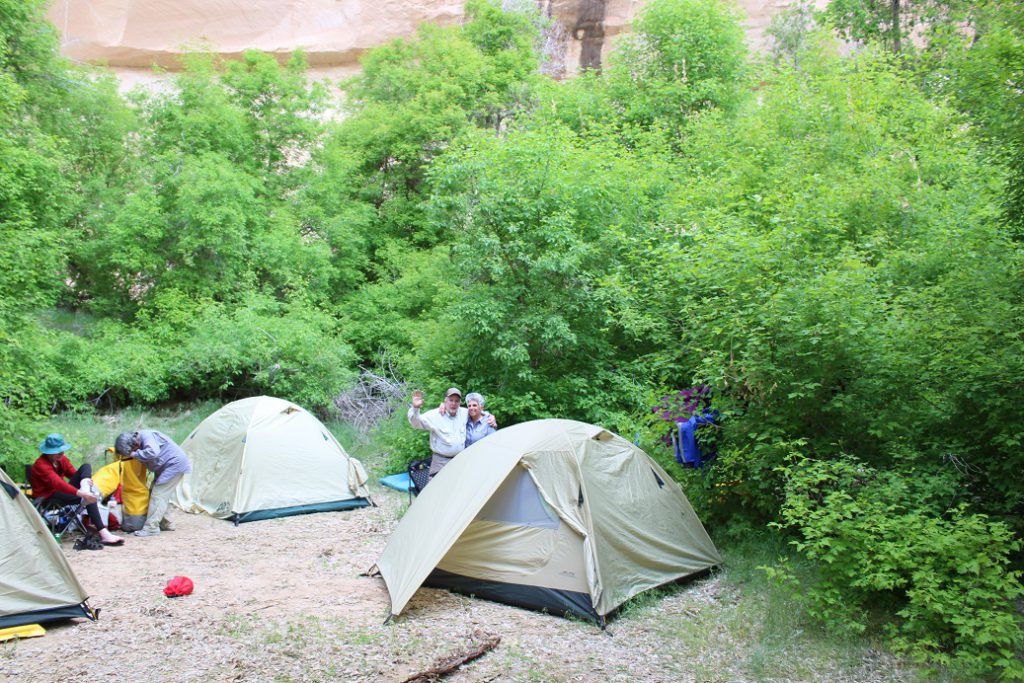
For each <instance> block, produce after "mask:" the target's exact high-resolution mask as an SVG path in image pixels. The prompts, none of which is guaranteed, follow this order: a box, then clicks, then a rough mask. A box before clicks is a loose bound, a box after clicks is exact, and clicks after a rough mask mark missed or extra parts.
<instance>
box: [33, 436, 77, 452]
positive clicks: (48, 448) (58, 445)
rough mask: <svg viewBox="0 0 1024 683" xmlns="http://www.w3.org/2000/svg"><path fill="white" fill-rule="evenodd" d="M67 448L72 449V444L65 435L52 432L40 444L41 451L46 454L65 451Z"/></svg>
mask: <svg viewBox="0 0 1024 683" xmlns="http://www.w3.org/2000/svg"><path fill="white" fill-rule="evenodd" d="M67 450H71V444H69V443H68V442H67V441H65V440H64V437H63V436H61V435H60V434H50V435H48V436H47V437H46V438H45V439H43V442H42V443H41V444H39V452H40V453H45V454H46V455H53V454H54V453H63V452H64V451H67Z"/></svg>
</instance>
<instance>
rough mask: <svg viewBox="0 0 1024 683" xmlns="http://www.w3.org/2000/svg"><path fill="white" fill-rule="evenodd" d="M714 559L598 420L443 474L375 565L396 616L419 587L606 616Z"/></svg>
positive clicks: (556, 429)
mask: <svg viewBox="0 0 1024 683" xmlns="http://www.w3.org/2000/svg"><path fill="white" fill-rule="evenodd" d="M721 561H722V558H721V556H719V554H718V551H717V550H716V549H715V546H714V544H713V543H712V542H711V539H710V538H709V537H708V534H707V532H706V531H705V530H704V527H703V526H702V525H701V523H700V520H698V519H697V516H696V515H695V514H694V512H693V508H692V507H690V503H689V502H688V501H687V500H686V496H685V495H683V492H682V490H681V489H680V488H679V486H678V485H677V484H676V483H675V482H674V481H673V480H672V479H671V478H670V477H669V476H668V474H666V473H665V471H664V470H663V469H662V468H661V467H660V466H659V465H658V464H657V463H655V462H654V461H653V460H652V459H651V458H650V457H649V456H648V455H647V454H646V453H644V452H643V451H642V450H640V449H639V448H637V447H636V446H634V445H633V444H631V443H630V442H628V441H626V440H625V439H623V438H622V437H620V436H616V435H615V434H612V433H610V432H608V431H606V430H604V429H602V428H601V427H596V426H594V425H590V424H585V423H582V422H575V421H572V420H536V421H533V422H526V423H523V424H519V425H515V426H513V427H508V428H506V429H502V430H499V431H498V432H497V433H495V434H493V435H491V436H489V437H487V438H486V439H483V440H482V441H479V442H477V443H475V444H473V445H472V446H471V447H469V448H467V449H466V450H464V451H463V452H462V453H461V454H459V456H458V457H457V458H455V459H454V460H452V461H451V462H450V463H449V464H448V465H447V466H446V467H445V468H444V469H443V470H441V472H440V473H439V474H438V475H437V476H436V477H435V478H434V480H433V481H432V482H431V483H430V485H429V486H427V487H426V488H425V489H424V490H423V493H422V494H420V496H419V497H418V498H417V499H416V501H415V502H414V503H413V505H412V507H410V508H409V511H408V512H407V513H406V514H405V517H404V518H403V519H402V521H401V523H400V524H399V525H398V528H397V529H396V530H395V531H394V533H393V534H392V535H391V537H390V539H388V544H387V547H386V548H384V552H383V554H381V556H380V559H379V560H378V561H377V565H376V568H377V570H378V571H379V572H380V574H381V575H382V576H383V578H384V581H385V583H386V584H387V589H388V593H389V594H390V596H391V614H392V615H397V614H399V613H401V612H402V610H403V609H405V606H406V604H407V603H408V602H409V600H410V598H412V595H413V593H415V592H416V590H417V589H418V588H419V587H420V586H421V585H427V586H434V587H441V588H449V589H451V590H455V591H457V592H460V593H466V594H471V595H475V596H477V597H482V598H487V599H491V600H495V601H498V602H504V603H508V604H512V605H517V606H520V607H526V608H529V609H538V610H546V611H548V612H552V613H555V614H562V615H566V614H573V615H577V616H581V617H584V618H589V619H593V620H595V621H597V622H599V623H602V624H603V623H604V620H605V617H606V616H608V615H609V614H610V613H612V612H613V611H614V610H615V609H616V608H617V607H619V606H620V605H621V604H622V603H623V602H625V601H626V600H628V599H629V598H631V597H633V596H634V595H636V594H637V593H640V592H642V591H645V590H647V589H649V588H654V587H655V586H660V585H662V584H665V583H668V582H671V581H674V580H676V579H679V578H683V577H686V576H690V575H692V574H695V573H698V572H701V571H703V570H706V569H709V568H710V567H713V566H715V565H717V564H720V563H721Z"/></svg>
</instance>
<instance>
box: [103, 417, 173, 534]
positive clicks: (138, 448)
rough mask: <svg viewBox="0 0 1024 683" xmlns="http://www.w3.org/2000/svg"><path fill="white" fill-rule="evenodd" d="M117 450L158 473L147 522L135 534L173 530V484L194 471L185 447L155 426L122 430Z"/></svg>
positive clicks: (116, 446)
mask: <svg viewBox="0 0 1024 683" xmlns="http://www.w3.org/2000/svg"><path fill="white" fill-rule="evenodd" d="M114 450H115V451H117V453H118V455H121V456H128V457H131V458H135V459H136V460H138V461H139V462H141V463H142V464H143V465H145V466H146V469H148V470H149V471H150V472H152V473H153V474H154V475H155V476H154V477H153V486H152V488H150V490H149V509H148V510H147V511H146V523H145V524H143V525H142V528H141V529H139V530H138V531H136V532H135V535H136V536H156V535H158V534H159V533H160V532H161V531H174V524H173V523H172V522H171V520H170V519H169V518H168V516H167V508H168V506H169V504H170V502H171V494H173V493H174V487H176V486H177V485H178V482H180V481H181V479H182V477H184V476H185V475H186V474H188V473H189V472H191V471H192V463H190V462H189V459H188V456H187V455H185V451H183V450H181V446H179V445H178V444H176V443H174V441H173V440H172V439H171V437H169V436H167V435H166V434H163V433H162V432H158V431H154V430H152V429H144V430H142V431H138V432H123V433H122V434H120V435H119V436H118V437H117V440H116V441H115V442H114Z"/></svg>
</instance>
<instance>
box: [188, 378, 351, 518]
mask: <svg viewBox="0 0 1024 683" xmlns="http://www.w3.org/2000/svg"><path fill="white" fill-rule="evenodd" d="M181 447H182V449H184V451H185V453H187V454H188V457H189V459H190V460H191V461H192V473H191V474H189V475H186V476H185V478H184V479H183V480H182V482H181V484H180V485H179V486H178V488H177V490H176V491H175V494H174V497H173V498H172V499H171V500H172V502H173V503H174V504H175V505H177V506H178V507H180V508H181V509H182V510H184V511H186V512H205V513H207V514H209V515H212V516H214V517H217V518H220V519H228V520H232V521H234V522H235V523H236V524H238V523H240V522H251V521H254V520H258V519H270V518H273V517H284V516H287V515H298V514H304V513H308V512H325V511H330V510H348V509H351V508H358V507H364V506H366V505H369V500H368V498H367V497H368V495H369V490H368V489H367V488H366V481H367V476H366V470H364V469H363V466H362V464H361V463H360V462H359V461H358V460H356V459H355V458H351V457H349V455H348V453H346V452H345V449H344V448H342V447H341V444H339V443H338V442H337V440H336V439H335V438H334V436H333V435H332V434H331V433H330V432H329V431H327V428H326V427H324V426H323V424H321V422H320V420H318V419H316V418H315V417H314V416H313V415H311V414H310V413H309V412H307V411H306V410H304V409H302V408H300V407H299V406H297V405H295V404H294V403H290V402H289V401H285V400H282V399H280V398H273V397H271V396H257V397H254V398H247V399H243V400H241V401H235V402H234V403H229V404H228V405H226V406H224V407H223V408H221V409H220V410H218V411H217V412H215V413H214V414H213V415H210V416H209V417H208V418H206V419H205V420H203V421H202V422H201V423H200V424H199V426H198V427H196V429H195V431H193V432H192V433H191V434H190V435H189V436H188V438H186V439H185V441H184V442H182V444H181Z"/></svg>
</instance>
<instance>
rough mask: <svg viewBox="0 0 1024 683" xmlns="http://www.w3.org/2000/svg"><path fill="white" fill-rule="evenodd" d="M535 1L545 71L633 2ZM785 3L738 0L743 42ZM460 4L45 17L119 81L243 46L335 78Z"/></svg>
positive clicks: (621, 24)
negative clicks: (193, 50)
mask: <svg viewBox="0 0 1024 683" xmlns="http://www.w3.org/2000/svg"><path fill="white" fill-rule="evenodd" d="M505 2H506V4H515V3H523V2H536V3H537V5H538V7H539V9H540V10H541V12H543V13H544V14H545V15H546V16H549V17H551V18H552V19H553V20H554V22H553V23H554V25H553V29H552V30H551V31H550V35H549V36H548V40H547V44H546V49H547V50H548V51H549V53H550V54H552V55H554V57H555V58H554V59H553V60H552V61H551V64H550V65H549V69H550V71H551V73H552V75H556V76H561V75H566V74H571V73H573V72H574V71H576V70H577V69H578V68H579V67H580V66H581V65H582V66H584V67H591V68H594V67H600V66H601V64H602V63H603V62H604V60H605V58H606V56H607V53H608V49H609V45H611V44H612V43H613V42H614V40H615V37H616V36H617V35H619V34H621V33H622V32H624V31H627V30H628V29H629V25H630V22H631V21H632V19H633V17H634V16H635V15H636V12H637V10H638V9H639V8H640V7H641V6H642V5H643V4H644V3H643V1H642V0H505ZM793 3H794V0H741V1H740V2H739V3H738V5H739V8H740V10H741V12H743V13H744V15H745V16H746V17H747V20H746V25H747V30H748V35H749V37H750V42H751V46H752V47H753V48H754V49H759V48H761V47H763V44H764V38H763V32H764V29H765V27H766V26H767V25H768V22H769V21H770V20H771V17H772V16H774V15H775V14H776V13H777V12H779V11H781V10H783V9H785V8H786V7H788V6H790V5H792V4H793ZM464 5H465V2H464V0H375V1H372V2H371V1H367V0H244V1H243V0H84V1H83V0H76V1H75V2H72V0H54V4H53V5H52V7H51V9H50V13H49V17H50V20H51V21H52V22H53V23H54V25H55V26H57V28H58V30H59V31H60V33H61V37H62V40H61V49H62V51H63V53H64V55H65V56H67V57H69V58H71V59H74V60H77V61H81V62H89V63H94V64H105V65H107V66H110V67H112V68H114V69H115V70H116V71H117V72H118V73H119V74H120V75H121V77H122V78H123V79H125V80H126V81H128V82H132V81H138V80H149V79H151V78H154V76H153V75H152V71H151V67H152V66H153V65H159V66H161V67H163V68H165V69H168V70H172V71H173V70H175V69H177V68H178V66H179V62H178V57H179V56H180V55H181V53H182V51H183V50H185V49H188V48H189V47H190V46H198V45H205V46H206V47H207V48H208V49H212V50H214V51H216V52H218V53H220V54H222V55H225V56H232V55H237V54H239V53H241V52H242V51H243V50H245V49H247V48H256V49H259V50H263V51H265V52H268V53H271V54H275V55H279V56H281V57H286V56H287V55H288V54H290V53H291V52H292V51H293V50H295V49H297V48H302V49H304V50H305V51H306V54H307V55H308V58H309V62H310V65H311V66H312V67H313V70H314V73H318V74H320V75H328V76H329V75H344V74H346V73H352V72H354V71H356V70H357V69H358V67H359V58H360V56H361V55H362V54H363V53H364V52H366V51H367V50H369V49H370V48H372V47H374V46H375V45H379V44H381V43H384V42H387V41H389V40H392V39H394V38H400V37H403V36H411V35H412V34H413V33H414V31H415V29H416V26H417V25H418V24H420V23H422V22H435V23H440V24H451V23H455V22H458V21H460V20H461V19H462V16H463V7H464Z"/></svg>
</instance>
